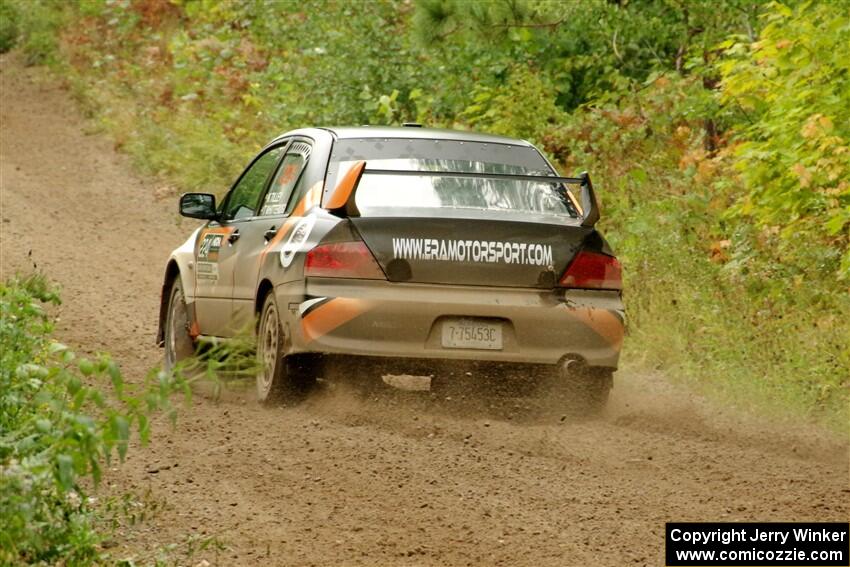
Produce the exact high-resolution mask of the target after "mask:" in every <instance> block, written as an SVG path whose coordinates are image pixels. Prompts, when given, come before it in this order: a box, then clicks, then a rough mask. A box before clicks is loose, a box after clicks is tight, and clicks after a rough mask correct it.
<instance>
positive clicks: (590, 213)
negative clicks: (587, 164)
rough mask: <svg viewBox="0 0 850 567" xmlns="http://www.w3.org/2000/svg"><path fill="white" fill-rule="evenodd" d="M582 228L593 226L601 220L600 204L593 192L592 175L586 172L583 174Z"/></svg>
mask: <svg viewBox="0 0 850 567" xmlns="http://www.w3.org/2000/svg"><path fill="white" fill-rule="evenodd" d="M580 177H581V212H582V218H581V226H593V225H595V224H596V221H598V220H599V202H598V201H597V200H596V193H594V192H593V184H592V183H591V182H590V175H589V174H588V173H587V172H586V171H585V172H583V173H582V174H581V176H580Z"/></svg>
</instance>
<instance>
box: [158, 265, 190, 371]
mask: <svg viewBox="0 0 850 567" xmlns="http://www.w3.org/2000/svg"><path fill="white" fill-rule="evenodd" d="M190 325H191V321H189V310H188V309H187V308H186V299H185V298H184V296H183V285H182V283H181V282H180V276H177V277H176V278H174V281H173V282H172V283H171V292H170V293H169V296H168V310H167V311H166V315H165V332H164V342H165V345H164V346H165V353H164V360H163V366H164V368H165V370H166V372H171V371H172V370H174V368H175V367H176V366H177V365H178V364H179V363H180V362H182V361H184V360H186V359H188V358H191V357H192V356H194V355H195V340H194V339H193V338H192V335H191V334H190V333H189V326H190Z"/></svg>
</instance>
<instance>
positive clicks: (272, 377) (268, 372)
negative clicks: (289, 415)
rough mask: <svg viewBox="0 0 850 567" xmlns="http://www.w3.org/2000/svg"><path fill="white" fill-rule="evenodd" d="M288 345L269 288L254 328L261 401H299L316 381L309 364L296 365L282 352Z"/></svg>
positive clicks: (258, 392) (272, 294) (284, 351)
mask: <svg viewBox="0 0 850 567" xmlns="http://www.w3.org/2000/svg"><path fill="white" fill-rule="evenodd" d="M288 344H289V337H288V335H287V333H286V330H285V327H284V326H283V325H282V324H281V321H280V311H278V308H277V302H276V301H275V298H274V292H271V291H270V292H269V293H268V294H267V295H266V298H265V300H264V301H263V308H262V310H261V311H260V324H259V326H258V328H257V359H258V363H259V369H258V371H257V399H258V400H259V401H261V402H264V403H281V402H283V403H295V402H298V401H300V400H302V399H303V398H304V397H305V396H306V394H307V393H309V392H310V390H311V389H312V388H313V386H314V385H315V383H316V375H315V372H313V371H312V368H310V367H309V365H304V364H296V363H294V361H292V360H290V357H287V356H286V355H285V353H286V347H287V345H288Z"/></svg>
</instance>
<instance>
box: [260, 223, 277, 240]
mask: <svg viewBox="0 0 850 567" xmlns="http://www.w3.org/2000/svg"><path fill="white" fill-rule="evenodd" d="M275 234H277V227H276V226H273V227H271V228H270V229H268V230H267V231H266V232H265V233H264V234H263V238H265V239H266V242H268V241H269V240H271V239H272V238H274V235H275Z"/></svg>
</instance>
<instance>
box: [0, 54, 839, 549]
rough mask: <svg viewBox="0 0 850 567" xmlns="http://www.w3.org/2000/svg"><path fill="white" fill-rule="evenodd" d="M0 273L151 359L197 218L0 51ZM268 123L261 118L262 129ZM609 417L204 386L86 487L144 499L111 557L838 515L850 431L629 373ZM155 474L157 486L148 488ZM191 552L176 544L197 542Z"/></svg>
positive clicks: (546, 542) (131, 358)
mask: <svg viewBox="0 0 850 567" xmlns="http://www.w3.org/2000/svg"><path fill="white" fill-rule="evenodd" d="M0 78H2V99H1V100H0V216H2V223H0V228H1V229H2V234H1V235H0V236H2V239H0V240H2V245H0V246H2V248H0V252H2V256H0V258H2V277H4V278H5V277H8V276H9V275H11V274H13V273H14V272H16V271H19V270H20V271H26V270H29V269H31V267H32V264H33V263H36V264H37V265H38V268H39V269H41V270H43V271H44V272H45V273H46V274H47V275H48V276H49V277H50V278H52V279H54V280H55V281H57V282H58V283H59V284H60V285H61V287H62V296H63V300H64V303H63V305H62V307H61V308H60V309H59V317H60V322H59V325H58V333H59V337H60V338H61V339H62V340H64V341H66V342H68V343H70V344H72V345H74V347H75V348H78V349H79V350H81V351H90V352H95V351H101V350H103V351H109V352H111V353H113V355H114V356H115V357H116V358H117V359H118V360H119V361H120V362H121V364H122V367H123V369H124V371H125V373H126V374H127V375H128V377H129V379H130V380H138V379H140V378H141V377H142V376H143V375H144V373H145V372H146V371H147V370H148V369H150V368H152V367H154V366H155V365H157V364H158V362H159V360H160V357H161V351H160V350H159V349H158V348H156V347H155V345H154V344H153V339H154V333H155V327H156V318H157V309H158V301H159V287H160V285H161V277H162V276H161V270H162V266H163V263H164V261H165V260H166V258H167V255H168V253H169V252H170V250H171V249H172V248H174V247H175V246H177V245H178V244H179V243H180V242H181V241H182V240H183V239H184V238H185V237H186V236H187V235H188V234H189V232H190V231H191V229H192V227H193V226H194V225H193V223H192V222H189V221H185V220H183V221H181V220H179V219H178V218H177V216H176V212H175V209H176V205H175V200H176V199H175V197H174V195H169V196H168V198H166V199H157V198H156V195H157V193H158V192H157V185H156V184H155V183H153V182H151V181H150V180H146V179H144V178H143V177H141V176H139V175H138V174H137V173H134V171H133V170H132V169H131V167H130V166H129V162H128V160H127V158H126V157H124V156H122V155H119V154H117V153H116V152H115V151H114V148H113V145H112V143H111V142H110V141H109V139H108V138H107V137H105V136H104V135H103V134H97V133H94V128H93V125H92V124H91V123H89V122H87V121H86V120H85V119H84V118H83V117H82V116H81V115H80V113H79V110H78V109H77V108H76V106H75V105H74V104H73V102H72V101H71V99H70V97H69V94H68V93H67V91H65V90H63V89H62V88H61V87H60V86H59V85H57V83H56V82H55V80H54V79H51V78H50V77H49V76H48V75H47V74H46V73H45V72H44V71H42V70H39V69H33V68H25V67H23V66H22V65H21V64H20V62H19V61H18V59H17V58H16V56H15V55H14V54H7V55H4V56H3V57H2V58H0ZM269 134H270V135H271V134H273V132H269ZM615 384H616V385H615V390H614V393H613V400H612V404H611V407H610V408H609V411H608V412H607V413H606V415H604V416H603V417H601V418H598V419H593V420H580V419H575V418H566V419H562V418H561V416H560V413H559V412H558V411H556V410H557V408H555V410H553V408H548V409H541V408H540V407H536V406H535V405H534V404H530V403H527V402H526V401H525V400H523V399H521V398H500V399H490V398H485V397H483V396H480V395H475V394H473V393H466V394H464V393H461V394H459V395H457V396H453V397H452V399H448V400H447V399H442V398H441V399H435V398H434V397H432V396H431V395H430V394H428V393H427V392H426V393H421V392H419V393H412V392H388V393H384V394H380V395H377V396H374V397H366V396H364V395H361V393H358V392H355V391H353V390H351V389H350V388H347V387H345V386H344V385H339V386H328V387H325V388H324V390H323V391H321V392H320V393H318V394H317V395H316V396H315V397H313V398H311V399H310V400H308V401H307V402H306V403H304V404H302V405H300V406H298V407H295V408H282V407H281V408H266V407H260V406H258V405H257V404H256V403H254V402H253V401H251V400H250V399H249V396H248V395H232V396H227V397H226V398H225V399H224V400H222V401H218V402H216V401H213V400H211V399H209V398H206V397H203V396H196V397H195V398H194V399H193V401H192V403H191V405H190V407H187V408H185V409H182V410H181V411H180V415H179V418H178V422H177V425H176V427H175V428H174V429H172V428H171V427H170V426H168V425H167V424H166V423H160V424H158V425H157V427H156V428H155V430H154V433H153V438H152V443H151V445H149V446H148V447H135V446H134V447H132V448H131V450H130V452H129V454H128V458H127V460H126V461H125V462H124V463H123V464H120V465H115V466H114V467H113V470H111V471H110V472H109V473H108V476H107V478H106V481H107V484H106V485H105V486H104V487H103V488H101V489H100V490H99V492H98V494H97V496H98V497H99V498H101V499H106V498H108V497H109V496H110V495H120V494H122V493H123V492H125V491H127V490H133V491H135V493H136V494H145V493H147V494H148V495H147V496H146V497H145V498H144V499H142V501H143V503H145V504H146V505H147V506H148V507H151V508H153V507H154V505H156V506H155V508H156V509H155V510H153V509H152V510H151V511H150V513H149V514H148V516H149V517H148V518H147V519H146V520H145V521H143V522H142V523H140V524H138V525H136V526H132V527H131V526H124V527H123V528H122V529H121V530H120V531H119V532H118V534H117V536H116V541H115V545H116V547H114V548H112V549H110V551H111V552H112V553H114V554H115V555H116V556H117V557H125V556H136V557H137V558H142V559H144V558H150V557H154V556H155V554H156V553H157V550H158V549H162V548H163V547H164V546H166V545H168V544H170V543H177V544H181V542H184V543H183V544H181V545H178V547H177V550H176V551H174V552H173V553H175V554H177V557H178V558H179V557H180V553H183V552H184V551H186V550H187V549H188V546H187V545H186V544H185V542H186V541H187V538H189V539H191V538H200V539H199V541H203V540H204V538H210V537H215V538H218V539H219V540H220V541H222V542H223V543H224V544H225V547H224V549H220V550H215V549H213V548H207V549H206V550H203V551H200V552H196V553H195V554H194V555H193V556H192V558H191V562H192V564H195V563H196V562H197V561H200V560H201V559H205V560H206V561H208V562H209V563H211V564H214V565H529V566H531V565H535V566H543V565H558V566H563V565H627V564H628V565H663V550H664V542H663V534H664V522H665V521H724V520H725V521H736V520H739V521H745V520H752V521H761V520H763V521H792V520H800V521H802V520H821V521H827V520H841V521H846V520H847V518H848V517H850V490H849V489H848V448H847V444H846V441H845V440H841V439H837V438H835V437H834V436H831V435H830V434H827V433H824V432H822V431H819V430H818V429H817V428H815V427H811V426H802V425H800V426H791V425H789V424H787V423H785V424H779V423H770V422H766V421H765V420H758V419H755V418H751V417H747V416H744V415H740V414H735V413H733V412H731V411H728V410H723V409H722V408H718V407H716V405H712V404H711V403H710V402H706V401H705V400H702V399H700V398H698V397H697V396H695V395H694V394H693V393H691V392H689V391H688V390H687V389H686V388H684V387H683V386H673V385H671V384H670V383H668V382H667V381H665V380H664V379H663V378H661V377H659V376H655V375H642V374H637V373H627V372H620V373H618V375H617V376H616V381H615ZM148 491H149V492H148ZM187 560H188V559H187Z"/></svg>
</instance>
